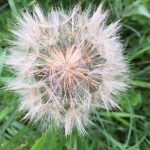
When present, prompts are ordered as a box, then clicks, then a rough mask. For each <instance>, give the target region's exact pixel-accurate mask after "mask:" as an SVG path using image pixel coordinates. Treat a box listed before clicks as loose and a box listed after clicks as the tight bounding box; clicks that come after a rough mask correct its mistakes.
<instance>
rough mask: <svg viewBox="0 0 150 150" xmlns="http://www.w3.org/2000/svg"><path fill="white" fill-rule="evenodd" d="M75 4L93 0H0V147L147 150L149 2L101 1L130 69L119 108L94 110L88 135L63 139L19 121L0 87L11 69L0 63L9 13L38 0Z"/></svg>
mask: <svg viewBox="0 0 150 150" xmlns="http://www.w3.org/2000/svg"><path fill="white" fill-rule="evenodd" d="M77 2H79V3H80V4H81V5H82V8H83V9H84V8H86V7H88V6H89V5H90V4H91V6H92V7H93V8H96V7H97V6H98V5H99V3H100V1H99V0H80V1H78V0H76V1H75V0H0V150H29V149H31V150H150V0H105V1H103V2H104V6H105V8H109V9H110V16H111V17H110V18H109V21H115V20H117V19H121V22H122V24H123V25H122V33H121V36H122V39H123V42H124V44H125V46H126V50H125V53H126V54H127V55H128V59H129V61H130V68H131V71H132V83H131V88H130V89H129V90H128V92H127V93H124V94H122V95H121V96H120V100H122V101H125V102H126V103H125V104H124V108H123V111H121V112H106V111H104V110H98V111H97V113H96V115H95V116H92V120H93V121H94V123H95V126H93V127H91V128H89V129H87V131H88V135H86V136H85V137H83V136H79V135H78V134H77V133H76V132H74V133H73V134H72V136H69V137H67V138H66V137H65V136H64V133H63V131H56V130H55V129H53V130H51V131H48V132H46V133H42V132H40V131H39V130H38V129H37V127H34V126H31V125H30V124H29V123H27V122H22V121H21V118H22V114H19V113H17V111H16V108H17V99H18V97H17V95H15V94H14V93H12V92H10V91H5V90H4V89H3V87H4V84H5V82H6V81H7V80H10V79H12V77H13V75H12V72H11V71H10V70H9V68H7V67H6V66H4V60H5V57H6V53H7V50H8V48H9V45H8V44H7V42H6V39H9V38H11V33H10V31H9V29H11V28H12V27H13V23H14V22H15V16H17V15H19V11H20V10H22V9H23V8H29V9H31V8H32V6H33V5H34V4H35V3H40V4H41V5H42V6H43V8H44V10H45V11H47V10H48V8H49V7H63V8H64V9H69V8H71V7H72V6H74V5H75V4H77Z"/></svg>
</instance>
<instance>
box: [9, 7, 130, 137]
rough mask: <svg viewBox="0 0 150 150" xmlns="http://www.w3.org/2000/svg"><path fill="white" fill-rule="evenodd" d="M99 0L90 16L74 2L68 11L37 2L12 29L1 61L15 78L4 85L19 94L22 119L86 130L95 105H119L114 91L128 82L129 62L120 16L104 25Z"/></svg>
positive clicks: (46, 125) (67, 128)
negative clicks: (7, 51)
mask: <svg viewBox="0 0 150 150" xmlns="http://www.w3.org/2000/svg"><path fill="white" fill-rule="evenodd" d="M107 17H108V13H107V11H103V9H102V5H100V6H99V7H98V9H97V10H96V11H95V12H94V13H93V15H92V16H91V15H90V13H89V11H88V10H87V11H84V12H83V11H81V9H80V8H79V6H76V7H74V9H73V10H71V11H70V12H64V11H63V10H53V9H51V10H50V11H49V13H48V14H47V16H45V15H44V13H43V11H42V9H41V8H40V7H39V6H38V5H36V6H35V7H34V9H33V13H32V14H31V13H29V11H26V12H24V13H22V17H21V18H18V19H17V21H18V23H17V25H16V28H15V29H14V30H12V33H13V34H14V37H15V39H14V40H13V41H11V45H12V46H11V48H10V54H9V55H8V58H7V61H6V64H7V65H9V66H10V67H12V69H13V70H15V74H16V79H15V80H14V81H12V82H10V83H8V89H11V90H14V91H16V92H17V93H18V94H19V95H20V105H19V110H20V111H24V112H26V115H25V117H24V119H30V120H31V121H33V122H34V123H35V124H39V125H40V126H41V125H42V126H43V128H45V129H47V128H49V127H50V126H51V125H52V124H55V125H56V126H57V127H58V128H64V129H65V134H66V135H69V134H71V132H72V129H73V128H77V130H78V131H79V133H81V134H85V133H86V129H85V128H86V126H88V125H89V124H91V123H92V122H91V121H90V119H89V118H90V114H91V113H93V112H94V110H95V109H96V108H104V109H107V110H111V109H115V108H119V105H118V102H117V100H116V96H117V95H118V94H119V93H120V92H121V91H125V90H126V88H127V87H128V65H127V63H126V60H125V58H124V56H123V45H122V43H121V42H120V38H119V36H118V34H117V32H118V30H119V28H120V25H119V21H117V22H114V23H112V24H110V25H106V20H107Z"/></svg>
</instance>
